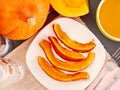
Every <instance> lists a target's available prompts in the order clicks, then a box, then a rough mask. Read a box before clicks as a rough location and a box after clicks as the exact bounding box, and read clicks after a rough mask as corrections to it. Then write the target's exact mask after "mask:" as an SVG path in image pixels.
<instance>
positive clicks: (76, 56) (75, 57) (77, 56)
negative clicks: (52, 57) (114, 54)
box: [48, 36, 85, 61]
mask: <svg viewBox="0 0 120 90" xmlns="http://www.w3.org/2000/svg"><path fill="white" fill-rule="evenodd" d="M48 38H49V40H50V41H51V44H52V46H53V48H54V50H55V51H56V53H57V54H58V55H59V56H60V57H62V58H63V59H67V60H72V61H79V60H81V59H85V57H84V56H83V55H82V54H81V53H78V52H74V51H72V50H69V49H67V48H64V47H62V46H61V45H60V43H59V42H58V41H57V39H56V38H55V37H53V36H49V37H48Z"/></svg>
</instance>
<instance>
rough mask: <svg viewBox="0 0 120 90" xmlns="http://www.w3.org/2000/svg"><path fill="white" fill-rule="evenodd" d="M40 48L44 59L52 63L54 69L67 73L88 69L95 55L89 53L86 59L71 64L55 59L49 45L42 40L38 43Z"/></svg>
mask: <svg viewBox="0 0 120 90" xmlns="http://www.w3.org/2000/svg"><path fill="white" fill-rule="evenodd" d="M40 46H41V48H42V49H43V51H44V53H45V55H46V57H47V58H48V60H49V61H50V63H52V64H53V65H54V66H55V67H57V68H59V69H62V70H67V71H79V70H83V69H85V68H86V67H88V66H89V65H90V64H91V63H92V61H93V60H94V57H95V54H94V53H93V52H89V54H88V56H87V58H86V59H84V60H81V61H78V62H71V61H68V60H66V61H63V60H60V59H58V58H57V57H55V55H54V53H53V51H52V47H51V44H50V43H49V42H48V41H47V40H42V41H41V42H40Z"/></svg>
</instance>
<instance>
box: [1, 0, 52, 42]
mask: <svg viewBox="0 0 120 90" xmlns="http://www.w3.org/2000/svg"><path fill="white" fill-rule="evenodd" d="M49 6H50V3H49V0H44V1H43V0H11V1H9V0H2V1H0V34H2V35H3V36H5V37H8V38H9V39H13V40H22V39H27V38H29V37H31V36H32V35H33V34H34V33H36V32H37V31H38V30H39V29H40V28H41V27H42V26H43V24H44V23H45V21H46V19H47V15H48V11H49Z"/></svg>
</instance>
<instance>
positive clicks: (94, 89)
mask: <svg viewBox="0 0 120 90" xmlns="http://www.w3.org/2000/svg"><path fill="white" fill-rule="evenodd" d="M106 74H107V71H106V72H105V73H104V75H103V76H102V77H101V78H100V79H99V81H98V82H97V84H96V85H95V86H94V88H93V90H96V88H97V86H98V85H99V84H100V82H101V81H102V80H103V78H104V77H105V76H106Z"/></svg>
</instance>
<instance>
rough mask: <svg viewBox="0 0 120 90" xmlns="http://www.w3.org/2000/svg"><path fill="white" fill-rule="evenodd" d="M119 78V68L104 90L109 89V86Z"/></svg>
mask: <svg viewBox="0 0 120 90" xmlns="http://www.w3.org/2000/svg"><path fill="white" fill-rule="evenodd" d="M119 78H120V68H119V70H118V71H117V72H116V73H115V74H114V75H113V77H112V79H111V80H110V81H109V83H108V84H107V85H106V86H105V89H104V90H110V88H111V86H112V85H113V84H114V83H115V81H117V80H118V79H119Z"/></svg>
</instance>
